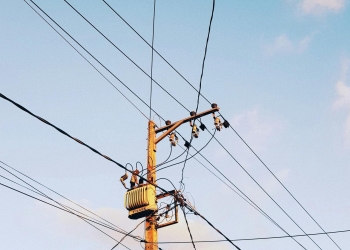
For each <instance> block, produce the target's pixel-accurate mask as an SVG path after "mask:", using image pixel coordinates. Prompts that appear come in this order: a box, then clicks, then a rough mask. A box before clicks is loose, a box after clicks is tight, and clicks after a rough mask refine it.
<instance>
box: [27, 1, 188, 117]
mask: <svg viewBox="0 0 350 250" xmlns="http://www.w3.org/2000/svg"><path fill="white" fill-rule="evenodd" d="M24 1H25V0H24ZM31 2H32V3H34V2H33V1H32V0H31ZM34 4H35V3H34ZM35 5H36V6H37V7H38V8H39V9H40V10H41V11H42V12H43V13H44V14H45V15H46V16H47V17H48V18H50V20H51V21H53V22H54V23H55V24H56V25H57V26H58V27H60V28H61V29H62V30H63V31H64V32H65V33H66V34H67V35H68V36H70V37H71V38H72V39H73V40H74V41H75V42H76V43H77V44H78V45H79V46H80V47H81V48H83V49H84V50H85V51H86V52H87V53H88V54H89V55H90V56H91V57H93V58H94V59H95V60H96V61H97V62H98V63H99V64H100V65H101V66H103V67H104V68H105V69H106V70H107V71H108V72H109V73H111V74H112V75H113V76H114V77H115V78H116V79H117V80H118V81H119V82H121V83H122V84H123V85H124V86H125V87H126V88H128V87H127V86H126V85H125V84H124V83H123V82H122V81H121V80H120V79H119V78H117V77H116V76H115V75H114V74H113V73H112V72H111V71H110V70H108V69H107V68H106V67H105V66H104V65H103V64H102V63H101V62H100V61H99V60H97V59H96V58H95V57H94V56H93V55H92V54H91V53H90V52H89V51H87V50H86V49H85V48H84V47H83V46H82V45H81V44H80V43H78V42H77V41H76V40H75V39H74V38H73V37H72V36H71V35H70V34H69V33H67V32H66V31H65V30H64V29H63V28H62V27H61V26H59V25H58V24H57V22H55V21H54V20H53V19H52V18H51V17H50V16H49V15H47V14H46V13H45V12H44V11H43V10H42V9H41V8H40V7H39V6H38V5H37V4H35ZM39 15H40V14H39ZM128 90H129V91H131V92H132V93H133V94H134V95H135V96H136V97H138V96H137V95H136V94H135V93H134V92H133V91H132V90H131V89H130V88H128ZM138 98H139V97H138ZM139 99H140V100H141V101H142V102H143V103H144V104H145V105H146V106H148V105H147V103H145V102H144V101H143V100H142V99H141V98H139ZM181 106H183V105H181ZM183 107H184V106H183ZM184 108H185V107H184ZM185 109H186V108H185ZM186 110H188V109H186ZM152 111H153V112H155V111H154V110H153V109H152ZM146 118H147V117H146ZM163 120H164V119H163Z"/></svg>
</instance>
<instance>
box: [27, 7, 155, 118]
mask: <svg viewBox="0 0 350 250" xmlns="http://www.w3.org/2000/svg"><path fill="white" fill-rule="evenodd" d="M24 2H25V3H26V4H27V5H28V6H29V7H30V8H31V9H32V10H33V11H34V12H35V13H36V14H37V15H38V16H40V17H41V18H42V19H43V20H44V21H45V22H46V23H47V24H48V25H49V26H50V27H51V28H52V29H53V30H54V31H56V33H57V34H58V35H59V36H60V37H61V38H62V39H63V40H65V41H66V42H67V43H68V44H69V45H70V46H71V47H72V48H73V49H74V50H75V51H76V52H77V53H78V54H79V55H80V56H81V57H82V58H83V59H84V60H85V61H86V62H87V63H89V64H90V65H91V66H92V67H93V68H94V69H95V70H96V71H97V72H98V73H99V74H100V75H101V76H102V77H103V78H104V79H105V80H106V81H107V82H109V84H110V85H111V86H112V87H113V88H115V89H116V90H117V91H118V92H119V93H120V94H121V95H122V96H123V97H124V98H125V99H126V100H127V101H128V102H129V103H130V104H131V105H132V106H133V107H134V108H136V109H137V110H138V111H139V112H140V113H141V114H142V115H143V116H144V117H145V118H146V119H147V120H148V117H147V116H146V115H145V114H144V113H143V112H142V111H141V110H140V109H139V108H138V107H137V106H136V105H135V104H134V103H133V102H132V101H131V100H130V99H129V98H127V97H126V96H125V95H124V94H123V93H122V92H121V91H120V90H119V89H118V88H117V87H116V86H115V85H114V84H113V83H112V82H111V81H110V80H109V79H108V78H107V77H106V76H105V75H104V74H103V73H102V72H101V71H100V70H99V69H97V68H96V67H95V66H94V65H93V64H92V63H91V62H90V61H89V60H88V59H87V58H86V57H85V56H84V55H83V54H81V53H80V51H78V50H77V49H76V48H75V47H74V46H73V45H72V44H71V43H70V42H69V41H68V40H67V39H66V38H65V37H64V36H62V34H60V33H59V32H58V31H57V30H56V29H55V28H54V27H53V26H52V25H51V24H50V23H49V22H48V21H47V20H46V19H45V18H44V17H43V16H42V15H40V13H39V12H37V10H35V9H34V8H33V7H32V6H31V5H30V4H29V3H28V2H27V1H26V0H24Z"/></svg>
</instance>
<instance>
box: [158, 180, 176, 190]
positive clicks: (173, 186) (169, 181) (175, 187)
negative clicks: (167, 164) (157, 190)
mask: <svg viewBox="0 0 350 250" xmlns="http://www.w3.org/2000/svg"><path fill="white" fill-rule="evenodd" d="M159 180H166V181H168V182H170V184H171V185H172V186H173V188H174V190H176V187H175V185H174V183H173V182H172V181H171V180H169V179H168V178H158V179H157V180H156V182H157V181H159Z"/></svg>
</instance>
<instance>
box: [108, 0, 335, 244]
mask: <svg viewBox="0 0 350 250" xmlns="http://www.w3.org/2000/svg"><path fill="white" fill-rule="evenodd" d="M103 2H104V3H105V4H106V5H107V6H108V7H109V8H110V9H111V10H112V11H113V12H114V13H115V14H116V15H117V16H118V17H119V18H120V19H121V20H122V21H123V22H124V23H125V24H126V25H127V26H128V27H129V28H130V29H132V30H133V31H134V32H135V33H136V34H137V35H138V36H139V37H140V38H141V39H142V40H143V41H144V42H145V43H146V44H147V45H148V46H149V47H151V45H150V44H149V43H148V42H147V40H146V39H145V38H144V37H142V36H141V35H140V33H138V32H137V31H136V30H135V28H133V27H132V26H131V25H130V24H129V23H128V22H127V21H126V20H125V19H124V18H123V17H122V16H121V15H120V14H119V13H118V12H117V11H116V10H115V9H114V8H113V7H112V6H111V5H110V4H108V3H107V2H106V1H105V0H103ZM153 50H154V52H155V53H156V54H157V55H158V56H159V57H160V58H161V59H162V60H163V61H164V62H165V63H167V64H168V65H169V66H170V67H171V68H172V69H173V70H174V71H175V72H176V73H177V74H178V75H179V76H180V77H181V78H182V79H183V80H184V81H185V82H186V83H188V84H189V85H190V86H191V87H192V89H194V90H195V91H196V92H197V93H198V96H199V95H200V96H202V98H203V99H204V100H206V101H207V102H208V103H209V104H211V102H210V101H209V100H208V99H207V98H206V97H205V96H204V95H203V94H202V93H201V92H200V91H198V90H197V89H196V88H195V87H194V86H193V85H192V84H191V83H190V82H189V81H188V80H187V79H186V78H185V77H184V76H183V75H182V74H181V73H180V72H179V71H178V70H177V69H176V68H175V67H174V66H173V65H172V64H171V63H170V62H169V61H167V60H166V59H165V58H164V57H163V56H162V55H161V54H160V53H159V52H158V51H157V50H156V49H155V48H153ZM219 114H220V115H221V113H220V112H219ZM221 116H222V115H221ZM222 117H223V116H222ZM229 126H230V128H231V129H232V130H233V131H234V133H235V134H236V135H237V136H238V137H239V138H240V139H241V140H242V142H243V143H244V144H245V145H246V146H247V147H248V148H249V150H250V151H251V152H252V153H253V154H254V155H255V156H256V157H257V158H258V160H259V161H260V162H261V163H262V164H263V165H264V166H265V168H266V169H267V170H268V171H269V172H270V173H271V174H272V175H273V176H274V178H275V179H276V180H277V181H278V182H279V183H280V184H281V185H282V187H283V188H284V189H285V190H286V191H287V192H288V193H289V194H290V195H291V197H292V198H293V199H294V200H295V201H296V202H297V203H298V204H299V206H300V207H301V208H302V209H303V210H304V211H305V212H306V213H307V214H308V216H309V217H310V218H311V219H312V220H313V221H314V222H315V223H316V224H317V226H318V227H319V228H320V229H321V230H322V231H323V232H324V233H326V232H325V230H324V229H323V228H322V226H321V225H320V224H319V223H318V222H317V221H316V219H314V218H313V217H312V216H311V214H310V213H309V212H308V211H307V210H306V208H305V207H304V206H303V205H302V204H301V203H300V202H299V201H298V200H297V199H296V197H295V196H294V195H292V193H291V192H290V191H289V190H288V189H287V187H286V186H285V185H284V184H283V183H282V182H281V181H280V180H279V179H278V177H277V176H276V175H275V174H274V173H273V172H272V171H271V170H270V168H269V167H268V166H267V165H266V164H265V163H264V162H263V161H262V160H261V158H260V157H259V156H258V155H257V154H256V153H255V151H254V150H253V149H252V148H251V147H250V146H249V145H248V144H247V143H246V141H245V140H244V139H243V138H242V137H241V136H240V135H239V133H238V132H237V131H236V130H235V129H234V128H233V127H232V126H231V125H229ZM327 236H328V238H329V239H330V240H331V241H332V242H333V243H334V244H335V245H336V246H337V247H338V248H339V249H341V248H340V247H339V246H338V245H337V243H336V242H335V241H334V240H333V239H332V238H331V237H330V236H329V235H328V234H327Z"/></svg>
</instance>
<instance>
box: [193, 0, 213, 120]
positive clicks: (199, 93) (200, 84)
mask: <svg viewBox="0 0 350 250" xmlns="http://www.w3.org/2000/svg"><path fill="white" fill-rule="evenodd" d="M214 9H215V0H213V8H212V10H211V17H210V22H209V28H208V36H207V41H206V43H205V50H204V57H203V63H202V73H201V78H200V80H199V89H198V98H197V107H196V113H197V111H198V106H199V96H200V95H201V89H202V79H203V72H204V63H205V58H206V57H207V49H208V43H209V36H210V28H211V23H212V21H213V16H214Z"/></svg>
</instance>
